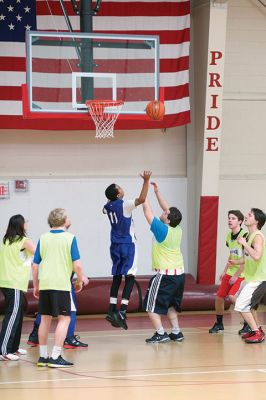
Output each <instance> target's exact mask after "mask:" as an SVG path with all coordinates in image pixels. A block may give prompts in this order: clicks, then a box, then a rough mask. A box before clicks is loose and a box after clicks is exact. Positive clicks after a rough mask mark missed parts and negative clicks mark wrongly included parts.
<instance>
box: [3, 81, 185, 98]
mask: <svg viewBox="0 0 266 400" xmlns="http://www.w3.org/2000/svg"><path fill="white" fill-rule="evenodd" d="M123 90H125V88H120V89H119V90H118V99H119V97H120V96H119V93H120V91H123ZM153 92H154V90H153V89H152V88H150V89H149V88H145V89H143V94H144V93H145V95H146V96H147V97H151V95H152V94H153ZM140 94H141V91H140V89H139V88H132V89H131V90H130V92H129V96H130V100H131V101H136V100H137V99H138V96H139V95H140ZM95 96H96V97H97V98H100V97H101V98H103V99H107V98H108V96H110V90H108V89H104V88H103V89H101V90H98V92H97V91H96V92H95ZM142 96H143V97H144V95H142ZM164 96H165V99H167V100H176V99H182V98H183V97H188V96H189V90H188V84H184V85H180V86H174V87H167V88H166V89H165V93H164ZM33 98H34V100H35V101H53V100H55V99H58V101H63V102H71V101H72V91H71V89H68V88H65V89H60V90H59V89H56V88H35V89H33ZM8 99H10V100H19V99H21V87H18V86H14V87H13V86H10V87H6V86H0V100H8Z"/></svg>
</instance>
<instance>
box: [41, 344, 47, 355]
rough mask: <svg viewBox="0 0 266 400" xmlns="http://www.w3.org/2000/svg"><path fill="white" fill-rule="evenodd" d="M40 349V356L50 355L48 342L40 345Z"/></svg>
mask: <svg viewBox="0 0 266 400" xmlns="http://www.w3.org/2000/svg"><path fill="white" fill-rule="evenodd" d="M39 350H40V357H43V358H47V357H48V347H47V344H45V345H42V344H41V345H40V346H39Z"/></svg>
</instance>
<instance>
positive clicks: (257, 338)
mask: <svg viewBox="0 0 266 400" xmlns="http://www.w3.org/2000/svg"><path fill="white" fill-rule="evenodd" d="M259 284H260V282H248V283H245V286H244V287H243V288H242V290H241V292H240V294H239V296H238V298H237V300H236V304H235V311H238V312H240V314H241V315H242V317H243V319H244V320H245V321H246V323H247V324H248V325H249V326H250V328H251V330H252V331H251V332H249V333H246V334H244V335H242V338H243V339H245V342H246V343H261V342H262V341H263V340H264V339H265V335H264V333H263V332H262V330H261V329H260V327H259V325H258V320H257V316H256V314H254V313H252V312H251V310H250V303H251V298H252V295H253V293H254V291H255V289H256V288H257V287H258V286H259ZM254 316H255V318H254Z"/></svg>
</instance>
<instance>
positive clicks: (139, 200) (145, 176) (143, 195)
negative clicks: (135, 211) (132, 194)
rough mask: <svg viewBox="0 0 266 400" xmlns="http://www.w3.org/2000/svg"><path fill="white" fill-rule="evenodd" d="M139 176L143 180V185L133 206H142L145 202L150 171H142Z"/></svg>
mask: <svg viewBox="0 0 266 400" xmlns="http://www.w3.org/2000/svg"><path fill="white" fill-rule="evenodd" d="M140 176H141V177H142V179H143V185H142V189H141V192H140V195H139V197H138V198H136V199H135V206H139V205H140V204H143V203H144V201H145V200H146V197H147V193H148V190H149V182H150V177H151V171H144V172H143V174H140Z"/></svg>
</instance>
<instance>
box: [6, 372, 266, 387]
mask: <svg viewBox="0 0 266 400" xmlns="http://www.w3.org/2000/svg"><path fill="white" fill-rule="evenodd" d="M240 372H243V373H246V372H259V373H266V370H265V369H257V368H256V369H231V370H214V371H186V372H170V373H157V374H130V375H110V376H85V377H84V376H80V377H75V378H56V379H36V380H27V381H6V382H0V385H13V384H26V383H45V382H64V381H81V380H101V379H104V380H108V379H129V378H149V377H154V376H156V377H159V376H192V375H210V374H231V373H240Z"/></svg>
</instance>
